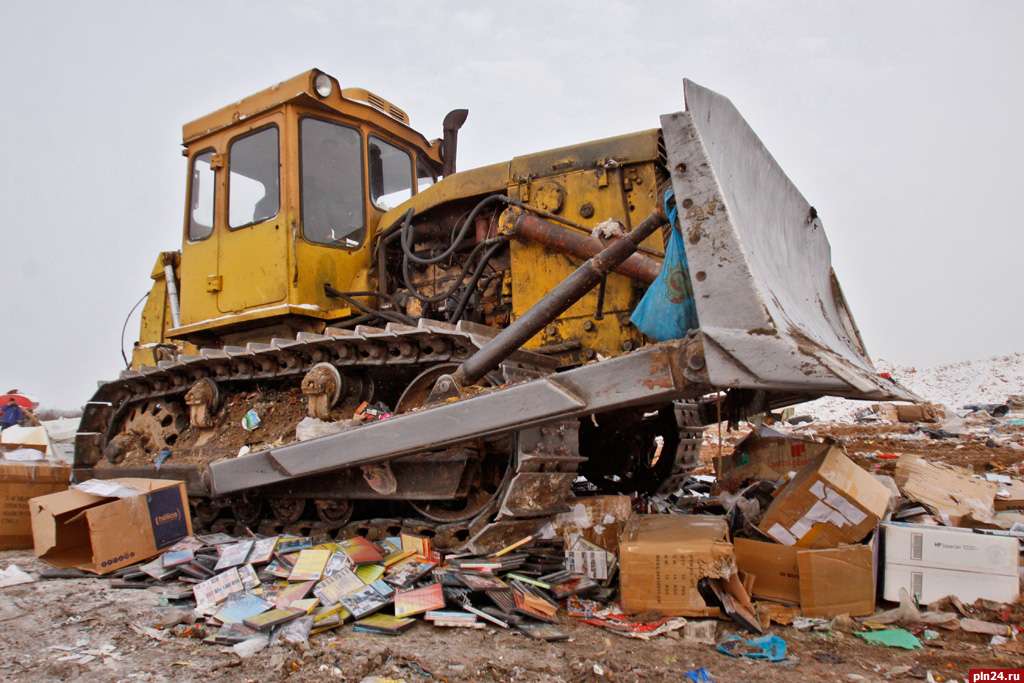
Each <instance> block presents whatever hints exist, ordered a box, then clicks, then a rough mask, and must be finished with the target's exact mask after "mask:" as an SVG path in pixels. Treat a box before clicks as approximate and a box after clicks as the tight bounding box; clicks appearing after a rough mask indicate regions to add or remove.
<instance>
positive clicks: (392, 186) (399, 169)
mask: <svg viewBox="0 0 1024 683" xmlns="http://www.w3.org/2000/svg"><path fill="white" fill-rule="evenodd" d="M367 159H368V163H369V164H370V199H371V200H373V204H374V206H376V207H377V208H378V209H381V210H383V211H387V210H388V209H393V208H394V207H396V206H398V205H399V204H401V203H402V202H404V201H405V200H406V199H408V198H409V197H411V196H412V158H411V157H410V156H409V153H408V152H406V151H405V150H402V149H399V148H398V147H395V146H394V145H391V144H388V143H387V142H384V141H383V140H381V139H379V138H375V137H371V138H370V144H369V145H368V148H367Z"/></svg>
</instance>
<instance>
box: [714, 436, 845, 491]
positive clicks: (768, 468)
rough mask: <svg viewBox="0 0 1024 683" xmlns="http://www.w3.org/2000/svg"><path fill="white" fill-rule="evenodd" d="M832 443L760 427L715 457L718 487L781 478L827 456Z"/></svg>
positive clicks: (733, 486)
mask: <svg viewBox="0 0 1024 683" xmlns="http://www.w3.org/2000/svg"><path fill="white" fill-rule="evenodd" d="M832 445H833V444H832V443H831V442H828V441H824V442H823V441H818V440H816V439H812V438H810V437H807V436H802V435H794V434H786V433H784V432H780V431H778V430H775V429H772V428H771V427H758V428H757V429H755V430H754V431H752V432H751V433H750V434H748V435H747V436H746V437H744V438H743V439H742V440H740V442H739V443H737V444H736V446H735V448H734V449H733V452H732V453H731V454H730V455H724V456H722V457H720V458H715V476H716V478H717V484H718V486H719V487H721V488H723V489H726V490H729V491H731V490H735V489H736V488H738V487H739V486H740V485H741V484H742V483H743V482H744V481H753V480H758V479H764V480H767V481H778V480H779V479H781V478H782V477H784V476H785V475H786V474H788V473H789V472H796V471H798V470H800V469H802V468H804V467H806V466H807V464H808V463H811V462H813V461H814V460H816V459H817V458H820V457H821V456H823V455H825V453H827V452H828V450H829V448H831V447H832Z"/></svg>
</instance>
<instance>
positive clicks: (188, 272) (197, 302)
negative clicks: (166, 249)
mask: <svg viewBox="0 0 1024 683" xmlns="http://www.w3.org/2000/svg"><path fill="white" fill-rule="evenodd" d="M216 275H217V235H216V230H215V231H214V234H212V235H210V236H209V237H207V238H206V239H205V240H202V241H200V242H189V241H188V239H185V240H184V242H183V244H182V245H181V264H180V266H179V268H178V281H179V283H180V284H179V286H178V297H179V299H180V304H181V323H182V325H189V324H192V323H196V322H199V321H200V320H209V319H210V318H216V317H217V316H219V315H220V310H219V309H218V308H217V294H216V292H210V291H208V290H207V287H206V282H207V278H209V277H216ZM169 326H170V318H168V327H169Z"/></svg>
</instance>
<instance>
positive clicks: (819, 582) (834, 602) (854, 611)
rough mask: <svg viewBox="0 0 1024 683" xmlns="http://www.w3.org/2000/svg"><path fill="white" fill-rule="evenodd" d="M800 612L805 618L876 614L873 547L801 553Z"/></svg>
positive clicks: (860, 546)
mask: <svg viewBox="0 0 1024 683" xmlns="http://www.w3.org/2000/svg"><path fill="white" fill-rule="evenodd" d="M796 563H797V568H798V572H799V574H800V612H801V613H802V614H803V615H804V616H805V617H834V616H837V615H839V614H849V615H850V616H851V617H862V616H866V615H868V614H872V613H874V611H875V565H874V555H873V553H872V550H871V546H868V545H843V546H839V547H838V548H827V549H824V550H798V551H797V553H796Z"/></svg>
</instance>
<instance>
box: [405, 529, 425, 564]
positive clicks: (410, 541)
mask: <svg viewBox="0 0 1024 683" xmlns="http://www.w3.org/2000/svg"><path fill="white" fill-rule="evenodd" d="M401 539H402V550H411V551H413V552H414V553H416V554H417V555H419V556H420V557H422V558H424V559H429V558H430V550H431V547H430V539H429V538H427V537H426V536H416V535H414V534H402V535H401Z"/></svg>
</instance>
